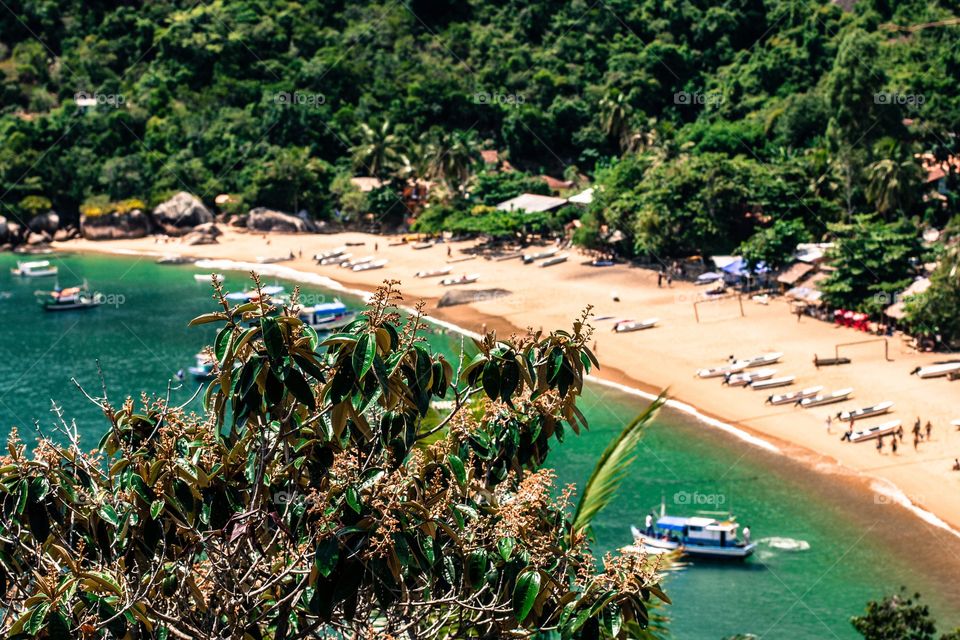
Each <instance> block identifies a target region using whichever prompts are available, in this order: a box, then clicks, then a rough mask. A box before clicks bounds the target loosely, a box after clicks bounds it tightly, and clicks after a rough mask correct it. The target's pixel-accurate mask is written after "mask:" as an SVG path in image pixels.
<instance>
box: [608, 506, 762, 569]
mask: <svg viewBox="0 0 960 640" xmlns="http://www.w3.org/2000/svg"><path fill="white" fill-rule="evenodd" d="M739 528H740V525H739V523H737V522H735V520H734V518H727V519H725V520H716V519H714V518H708V517H703V516H693V517H689V518H684V517H678V516H667V515H661V516H660V517H659V518H657V521H656V523H655V524H654V525H653V526H652V527H651V528H650V530H649V531H646V532H645V531H641V530H640V529H639V528H637V527H630V531H631V533H632V534H633V540H634V544H633V545H632V546H631V547H627V548H626V549H625V550H628V551H634V550H635V551H641V550H642V551H646V552H647V553H654V554H656V553H665V552H669V551H678V552H680V553H681V554H683V555H685V556H690V557H694V558H707V559H719V560H743V559H745V558H747V557H749V556H750V555H751V554H753V552H754V551H755V550H756V548H757V544H756V543H755V542H746V541H743V540H740V539H739V538H738V537H737V529H739Z"/></svg>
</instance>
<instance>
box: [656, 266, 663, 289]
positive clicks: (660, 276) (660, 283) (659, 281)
mask: <svg viewBox="0 0 960 640" xmlns="http://www.w3.org/2000/svg"><path fill="white" fill-rule="evenodd" d="M662 286H663V269H660V270H659V271H657V287H658V288H659V287H662Z"/></svg>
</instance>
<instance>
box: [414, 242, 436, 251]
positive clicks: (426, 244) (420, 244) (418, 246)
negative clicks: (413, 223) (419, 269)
mask: <svg viewBox="0 0 960 640" xmlns="http://www.w3.org/2000/svg"><path fill="white" fill-rule="evenodd" d="M432 246H433V243H432V242H414V243H413V244H411V245H410V248H411V249H413V250H414V251H420V250H422V249H429V248H430V247H432Z"/></svg>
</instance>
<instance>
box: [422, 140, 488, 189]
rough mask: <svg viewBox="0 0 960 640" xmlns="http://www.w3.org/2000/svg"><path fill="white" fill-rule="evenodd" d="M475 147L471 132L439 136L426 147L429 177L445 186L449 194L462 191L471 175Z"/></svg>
mask: <svg viewBox="0 0 960 640" xmlns="http://www.w3.org/2000/svg"><path fill="white" fill-rule="evenodd" d="M477 146H478V145H477V138H476V135H475V134H474V133H473V132H472V131H453V132H444V133H441V134H439V135H438V136H437V137H436V138H435V139H434V140H433V141H432V142H431V143H430V144H428V145H427V154H426V156H427V166H428V173H429V176H430V177H431V178H433V179H434V180H439V181H441V182H443V183H444V184H446V185H447V187H448V188H449V189H450V192H451V193H453V192H455V191H462V190H463V188H464V187H465V186H466V184H467V181H468V180H469V179H470V175H471V174H472V173H473V167H474V164H475V163H476V159H477Z"/></svg>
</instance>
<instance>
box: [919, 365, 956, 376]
mask: <svg viewBox="0 0 960 640" xmlns="http://www.w3.org/2000/svg"><path fill="white" fill-rule="evenodd" d="M954 372H960V362H945V363H943V364H932V365H930V366H929V367H917V368H916V369H914V370H913V371H911V372H910V373H912V374H914V375H917V376H920V377H921V378H939V377H942V376H945V375H949V374H951V373H954Z"/></svg>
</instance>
